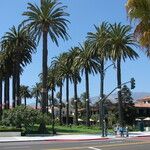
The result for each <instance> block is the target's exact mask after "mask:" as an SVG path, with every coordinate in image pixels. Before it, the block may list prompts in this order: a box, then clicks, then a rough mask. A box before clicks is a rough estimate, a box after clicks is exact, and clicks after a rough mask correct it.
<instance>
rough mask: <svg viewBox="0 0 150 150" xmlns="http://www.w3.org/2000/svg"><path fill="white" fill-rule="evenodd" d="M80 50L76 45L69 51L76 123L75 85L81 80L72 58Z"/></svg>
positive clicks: (76, 55) (76, 96)
mask: <svg viewBox="0 0 150 150" xmlns="http://www.w3.org/2000/svg"><path fill="white" fill-rule="evenodd" d="M79 53H80V50H79V48H78V47H74V48H71V50H70V51H69V55H70V56H69V57H70V58H71V62H70V64H71V79H72V81H73V84H74V104H75V124H76V125H78V92H77V85H78V83H79V82H81V77H80V73H79V71H80V70H79V68H78V67H77V66H75V65H74V60H75V58H76V57H78V55H79Z"/></svg>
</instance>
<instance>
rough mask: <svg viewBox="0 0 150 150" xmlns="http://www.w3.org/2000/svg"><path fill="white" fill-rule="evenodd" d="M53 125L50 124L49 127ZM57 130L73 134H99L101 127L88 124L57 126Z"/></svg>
mask: <svg viewBox="0 0 150 150" xmlns="http://www.w3.org/2000/svg"><path fill="white" fill-rule="evenodd" d="M50 128H51V127H50V126H48V129H50ZM55 130H56V132H57V133H70V134H71V133H73V134H75V133H76V134H80V133H82V134H98V133H100V129H99V128H98V127H86V126H71V127H69V126H56V127H55Z"/></svg>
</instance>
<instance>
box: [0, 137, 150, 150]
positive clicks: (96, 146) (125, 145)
mask: <svg viewBox="0 0 150 150" xmlns="http://www.w3.org/2000/svg"><path fill="white" fill-rule="evenodd" d="M149 139H150V138H149ZM149 139H134V140H110V141H78V142H51V141H41V142H13V143H0V150H150V140H149Z"/></svg>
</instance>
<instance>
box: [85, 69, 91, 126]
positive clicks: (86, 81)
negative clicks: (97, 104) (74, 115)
mask: <svg viewBox="0 0 150 150" xmlns="http://www.w3.org/2000/svg"><path fill="white" fill-rule="evenodd" d="M85 83H86V125H87V126H90V106H89V74H88V71H87V70H85Z"/></svg>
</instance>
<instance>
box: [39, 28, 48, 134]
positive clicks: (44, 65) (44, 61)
mask: <svg viewBox="0 0 150 150" xmlns="http://www.w3.org/2000/svg"><path fill="white" fill-rule="evenodd" d="M47 55H48V51H47V29H45V28H44V29H43V55H42V75H43V77H42V90H41V93H42V102H41V103H42V113H43V114H45V113H46V104H47V101H48V97H47ZM39 132H41V133H46V132H47V129H46V124H45V121H44V119H43V120H42V122H41V123H40V126H39Z"/></svg>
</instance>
